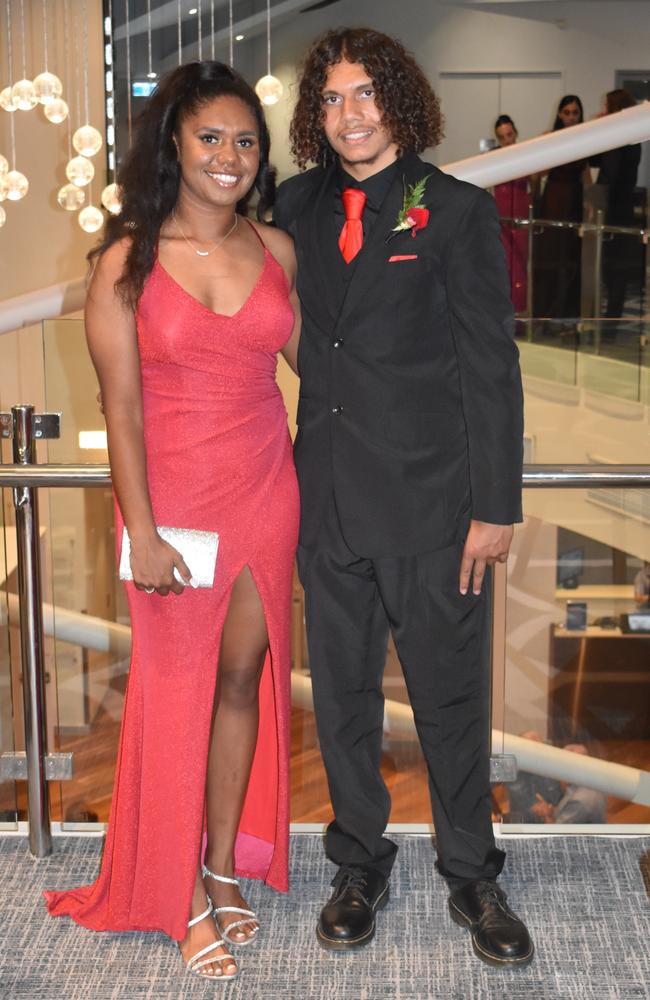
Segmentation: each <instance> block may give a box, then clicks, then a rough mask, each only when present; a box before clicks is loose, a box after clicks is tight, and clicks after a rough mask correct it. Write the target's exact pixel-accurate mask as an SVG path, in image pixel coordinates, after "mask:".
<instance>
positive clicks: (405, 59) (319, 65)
mask: <svg viewBox="0 0 650 1000" xmlns="http://www.w3.org/2000/svg"><path fill="white" fill-rule="evenodd" d="M343 59H345V60H347V62H350V63H361V64H362V65H363V67H364V69H365V70H366V72H367V73H368V75H369V76H370V78H371V80H372V82H373V85H374V87H375V90H376V94H377V98H376V99H377V104H378V106H379V107H380V108H381V110H382V112H383V116H382V125H383V126H384V127H385V128H386V129H387V131H388V132H389V134H390V135H391V137H392V139H393V142H395V143H396V144H397V146H398V149H399V152H400V154H401V153H405V152H407V151H410V152H414V153H422V152H423V151H424V150H425V149H426V148H427V147H428V146H436V145H437V144H438V143H439V142H440V140H441V138H442V136H443V119H442V115H441V113H440V103H439V101H438V98H437V97H436V95H435V94H434V92H433V90H432V88H431V84H430V83H429V81H428V80H427V78H426V76H425V75H424V73H423V72H422V70H421V69H420V67H419V66H418V64H417V62H416V61H415V59H414V58H413V56H412V55H411V54H410V52H407V51H406V49H405V48H404V46H403V45H402V44H401V42H398V41H397V40H396V39H394V38H389V37H388V35H382V34H381V33H380V32H378V31H373V30H372V29H371V28H340V29H336V30H333V31H328V32H327V33H326V34H324V35H323V36H322V37H321V38H319V39H317V40H316V42H314V44H313V46H312V47H311V49H310V50H309V52H308V53H307V56H306V58H305V61H304V63H303V66H302V70H301V74H300V79H299V83H298V103H297V104H296V109H295V111H294V115H293V119H292V121H291V126H290V136H291V151H292V154H293V157H294V159H295V161H296V163H297V164H298V166H299V167H300V168H301V170H304V168H305V167H306V166H307V164H308V163H309V162H312V163H316V164H319V165H321V166H326V165H327V164H328V163H331V162H332V161H333V160H334V157H335V154H334V152H333V150H332V148H331V146H330V145H329V143H328V141H327V138H326V136H325V132H324V129H323V122H324V118H325V112H324V108H323V96H322V95H323V88H324V86H325V82H326V79H327V73H328V70H329V69H330V67H331V66H334V65H336V63H339V62H341V60H343Z"/></svg>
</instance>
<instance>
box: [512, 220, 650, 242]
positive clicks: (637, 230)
mask: <svg viewBox="0 0 650 1000" xmlns="http://www.w3.org/2000/svg"><path fill="white" fill-rule="evenodd" d="M499 221H500V222H507V223H510V224H512V225H513V226H520V227H522V228H523V227H528V226H539V227H540V228H544V227H545V226H546V227H548V228H549V229H577V230H579V231H580V232H581V233H598V232H600V233H612V235H619V234H622V235H624V236H638V237H640V239H642V240H643V241H644V242H646V241H647V240H648V238H649V237H650V229H647V228H644V227H642V226H608V225H605V224H603V225H601V224H600V223H598V222H569V221H568V220H565V219H534V218H532V217H531V218H528V217H524V216H520V217H517V216H510V215H501V216H499Z"/></svg>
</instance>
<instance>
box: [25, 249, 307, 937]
mask: <svg viewBox="0 0 650 1000" xmlns="http://www.w3.org/2000/svg"><path fill="white" fill-rule="evenodd" d="M292 326H293V310H292V308H291V306H290V303H289V300H288V288H287V281H286V278H285V275H284V272H283V270H282V268H281V267H280V265H279V264H278V263H277V261H276V260H275V259H274V257H273V256H272V255H271V254H270V252H269V251H268V250H267V249H266V247H265V248H264V265H263V270H262V272H261V274H260V277H259V279H258V281H257V284H256V285H255V287H254V289H253V291H252V292H251V294H250V296H249V297H248V299H247V300H246V302H245V303H244V305H243V306H242V307H241V309H239V310H238V312H237V313H235V315H234V316H230V317H229V316H223V315H219V314H215V313H213V312H212V311H211V310H210V309H208V308H207V307H205V306H203V305H202V304H201V303H200V302H198V301H197V300H196V299H195V298H193V297H192V296H191V295H189V294H188V293H187V292H185V291H184V289H183V288H182V287H181V286H180V285H178V284H177V283H176V282H175V281H174V279H173V278H172V277H171V275H170V274H168V273H167V272H166V271H165V270H164V269H163V267H162V266H161V264H160V263H159V262H156V264H155V266H154V268H153V271H152V273H151V275H150V277H149V279H148V281H147V284H146V287H145V290H144V292H143V295H142V297H141V300H140V304H139V307H138V314H137V330H138V343H139V351H140V359H141V368H142V390H143V402H144V428H145V431H144V433H145V443H146V452H147V475H148V481H149V489H150V493H151V499H152V503H153V510H154V515H155V520H156V523H157V524H163V525H170V526H174V527H186V528H198V529H202V530H205V531H217V532H218V533H219V536H220V542H219V553H218V559H217V571H216V578H215V585H214V589H212V590H207V589H200V590H193V589H191V588H189V587H188V588H187V589H186V590H185V592H184V593H183V595H182V596H180V597H175V596H173V595H170V596H168V597H160V596H158V595H157V594H154V595H148V594H146V593H143V592H140V591H137V590H136V589H135V588H134V586H133V584H130V583H129V584H127V585H126V587H127V592H128V600H129V607H130V611H131V622H132V629H133V645H132V654H131V667H130V672H129V680H128V687H127V694H126V700H125V704H124V714H123V720H122V733H121V739H120V748H119V754H118V760H117V771H116V776H115V787H114V791H113V801H112V808H111V815H110V821H109V826H108V832H107V836H106V844H105V848H104V854H103V860H102V865H101V871H100V874H99V877H98V879H97V880H96V881H95V882H94V884H92V885H90V886H83V887H81V888H77V889H72V890H70V891H68V892H48V893H46V894H45V895H46V900H47V906H48V909H49V911H50V913H51V914H54V915H57V916H59V915H67V916H70V917H72V918H73V919H74V920H76V921H77V923H79V924H81V925H83V926H84V927H88V928H91V929H93V930H161V931H164V932H165V933H167V934H169V935H170V936H171V937H173V938H176V939H177V940H181V939H182V938H184V937H185V936H186V933H187V922H188V918H189V912H190V903H191V896H192V890H193V887H194V880H195V876H196V864H197V859H198V856H199V849H200V845H201V842H202V835H203V830H204V788H205V777H206V767H207V756H208V747H209V736H210V724H211V715H212V705H213V695H214V687H215V679H216V671H217V660H218V654H219V646H220V639H221V631H222V626H223V622H224V618H225V615H226V611H227V607H228V600H229V595H230V591H231V588H232V585H233V582H234V580H235V578H236V577H237V575H238V574H239V573H240V571H241V570H242V569H243V567H245V566H248V567H249V568H250V570H251V573H252V575H253V578H254V580H255V583H256V585H257V588H258V591H259V594H260V597H261V599H262V602H263V605H264V611H265V615H266V622H267V628H268V634H269V640H270V652H269V654H268V655H267V657H266V662H265V664H264V668H263V673H262V678H261V684H260V694H259V700H260V724H259V736H258V740H257V748H256V751H255V758H254V763H253V768H252V773H251V777H250V783H249V786H248V792H247V795H246V801H245V805H244V810H243V815H242V819H241V823H240V827H239V832H238V835H237V841H236V850H235V855H236V869H237V873H238V874H239V875H243V876H245V877H252V878H258V879H263V880H264V881H266V882H267V883H268V884H269V885H270V886H272V887H274V888H276V889H280V890H286V889H287V887H288V878H287V858H288V829H289V782H288V757H289V716H290V647H289V635H290V632H289V622H290V603H291V581H292V567H293V558H294V551H295V547H296V542H297V530H298V491H297V484H296V478H295V471H294V467H293V460H292V452H291V442H290V438H289V433H288V429H287V415H286V411H285V407H284V403H283V400H282V396H281V394H280V391H279V389H278V386H277V383H276V378H275V372H276V354H277V352H278V351H279V350H280V348H281V347H283V346H284V344H285V343H286V341H287V340H288V338H289V336H290V334H291V330H292ZM121 535H122V521H121V517H120V514H119V511H118V512H117V537H118V538H121ZM190 569H191V567H190Z"/></svg>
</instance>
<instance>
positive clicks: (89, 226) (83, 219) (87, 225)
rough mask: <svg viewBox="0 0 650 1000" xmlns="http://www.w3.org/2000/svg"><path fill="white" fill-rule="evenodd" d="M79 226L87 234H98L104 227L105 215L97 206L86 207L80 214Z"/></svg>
mask: <svg viewBox="0 0 650 1000" xmlns="http://www.w3.org/2000/svg"><path fill="white" fill-rule="evenodd" d="M79 225H80V226H81V228H82V229H83V230H84V232H86V233H96V232H97V230H98V229H101V228H102V226H103V225H104V213H103V212H101V211H100V209H98V208H96V207H95V205H86V207H85V208H82V209H81V211H80V212H79Z"/></svg>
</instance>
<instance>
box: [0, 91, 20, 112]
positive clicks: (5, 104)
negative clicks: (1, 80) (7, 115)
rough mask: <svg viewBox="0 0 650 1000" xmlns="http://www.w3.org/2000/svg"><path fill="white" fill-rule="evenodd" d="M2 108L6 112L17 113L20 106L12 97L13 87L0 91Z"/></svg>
mask: <svg viewBox="0 0 650 1000" xmlns="http://www.w3.org/2000/svg"><path fill="white" fill-rule="evenodd" d="M0 108H3V109H4V110H5V111H17V110H18V105H17V104H16V102H15V101H14V99H13V97H12V96H11V87H5V88H4V90H0Z"/></svg>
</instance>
